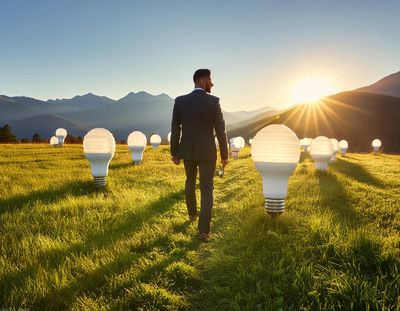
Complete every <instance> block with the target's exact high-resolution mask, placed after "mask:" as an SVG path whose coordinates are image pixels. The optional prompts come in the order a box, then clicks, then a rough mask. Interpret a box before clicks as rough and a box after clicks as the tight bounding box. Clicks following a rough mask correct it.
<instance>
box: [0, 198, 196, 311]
mask: <svg viewBox="0 0 400 311" xmlns="http://www.w3.org/2000/svg"><path fill="white" fill-rule="evenodd" d="M183 199H184V191H183V190H180V191H176V192H171V193H169V194H167V195H165V196H162V197H160V198H159V199H157V200H156V201H154V202H152V203H150V204H148V205H146V206H143V207H141V208H140V209H139V210H135V211H132V212H131V213H129V214H128V215H121V217H119V218H118V219H117V220H115V219H113V220H110V221H111V222H112V223H111V224H109V225H107V224H104V225H103V226H102V227H101V229H100V230H98V231H95V232H93V233H91V234H89V235H88V237H87V238H86V239H85V240H84V241H82V242H80V243H78V244H74V245H71V246H70V247H68V248H66V249H60V250H48V251H43V252H40V254H39V255H38V262H40V263H45V266H46V270H49V271H54V270H57V269H59V267H60V265H62V263H63V262H64V261H65V259H66V258H68V257H69V256H71V254H74V256H77V255H79V256H90V255H91V254H92V253H93V252H95V251H96V250H98V249H104V248H107V247H109V246H110V245H112V244H114V243H116V242H117V241H119V240H121V239H124V238H126V236H127V235H131V234H132V233H133V232H135V231H139V230H140V229H141V228H142V226H144V225H147V224H148V223H149V222H151V220H152V219H155V217H160V216H161V215H163V214H165V213H167V212H168V210H170V209H171V208H172V207H173V206H174V205H175V204H176V203H178V202H181V201H182V200H183ZM115 221H117V225H115ZM188 226H189V223H185V224H183V225H181V226H180V227H179V228H178V229H182V228H186V227H188ZM189 244H190V245H189V246H188V247H187V248H188V250H189V249H194V248H197V247H198V246H199V242H194V243H193V242H191V243H189ZM162 246H165V240H164V239H163V238H157V239H155V240H150V241H147V242H146V243H144V244H143V245H142V244H141V245H137V246H136V247H133V248H131V253H130V254H126V256H125V255H121V256H119V257H117V258H115V259H114V260H113V261H111V262H109V263H107V264H105V265H102V266H101V267H100V268H98V269H96V270H94V271H91V272H88V273H85V274H84V275H83V276H82V277H79V278H78V279H77V280H75V281H73V282H72V283H70V284H69V285H68V286H67V287H63V288H60V289H56V290H54V291H51V292H50V293H49V294H48V295H47V296H45V297H43V298H42V299H39V300H38V301H37V302H36V303H35V304H34V305H36V306H38V307H39V306H42V307H43V305H48V304H49V303H50V304H51V303H53V304H54V303H56V305H53V307H54V308H56V309H57V308H66V307H68V306H69V305H70V303H72V300H73V299H74V297H75V295H76V294H77V292H78V293H84V292H87V291H91V290H94V288H93V286H95V287H97V286H98V284H99V283H98V282H92V281H90V280H93V279H98V280H100V281H101V282H106V279H107V276H110V275H114V274H118V273H122V272H123V271H124V270H126V269H128V268H129V267H130V266H131V265H132V264H133V263H134V261H136V260H138V259H140V258H141V257H142V256H141V255H140V253H143V254H144V253H145V252H146V251H149V250H151V248H153V247H162ZM49 259H50V260H49ZM173 260H174V259H173V258H171V259H170V260H167V261H166V262H165V264H167V263H169V262H172V261H173ZM38 269H39V267H38V266H37V265H30V266H27V267H25V268H23V269H21V270H18V271H16V272H14V273H8V274H4V275H3V277H2V278H1V279H0V284H1V285H0V289H1V292H3V293H5V294H6V293H7V292H9V291H10V290H11V289H12V288H14V287H18V286H22V285H23V283H24V282H25V281H26V279H28V278H35V276H36V274H37V271H38ZM55 297H56V298H57V297H58V299H55ZM56 301H57V302H56Z"/></svg>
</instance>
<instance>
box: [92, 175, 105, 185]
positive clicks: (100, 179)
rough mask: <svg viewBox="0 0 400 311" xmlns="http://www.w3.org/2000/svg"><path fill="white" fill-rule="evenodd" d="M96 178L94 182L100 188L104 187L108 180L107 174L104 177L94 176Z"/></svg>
mask: <svg viewBox="0 0 400 311" xmlns="http://www.w3.org/2000/svg"><path fill="white" fill-rule="evenodd" d="M93 178H94V184H95V186H96V187H98V188H104V187H105V186H106V184H107V182H106V176H102V177H93Z"/></svg>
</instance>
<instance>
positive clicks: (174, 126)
mask: <svg viewBox="0 0 400 311" xmlns="http://www.w3.org/2000/svg"><path fill="white" fill-rule="evenodd" d="M180 136H181V118H180V115H179V112H178V108H177V101H176V99H175V104H174V110H173V112H172V123H171V156H172V161H173V162H174V163H175V161H174V158H175V159H176V160H179V159H178V146H179V141H180ZM175 164H177V163H175ZM178 164H179V162H178Z"/></svg>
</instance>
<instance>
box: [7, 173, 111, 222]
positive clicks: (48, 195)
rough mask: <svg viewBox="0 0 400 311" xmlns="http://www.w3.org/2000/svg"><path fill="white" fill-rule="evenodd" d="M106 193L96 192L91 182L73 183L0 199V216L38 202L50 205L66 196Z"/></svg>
mask: <svg viewBox="0 0 400 311" xmlns="http://www.w3.org/2000/svg"><path fill="white" fill-rule="evenodd" d="M99 191H106V189H105V190H98V189H97V188H96V187H95V186H94V184H93V181H91V180H90V181H74V182H69V183H65V184H63V185H62V186H61V187H58V188H51V189H46V190H39V191H33V192H28V193H24V194H19V195H16V196H13V197H11V198H5V199H0V215H1V214H2V213H4V212H14V211H17V210H21V209H23V208H24V207H25V206H26V205H29V203H32V202H34V203H35V204H36V203H38V202H40V203H43V204H50V203H54V202H57V201H60V200H62V199H63V198H65V197H66V196H68V195H73V196H75V197H79V196H84V195H88V194H90V193H93V192H99Z"/></svg>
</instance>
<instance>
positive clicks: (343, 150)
mask: <svg viewBox="0 0 400 311" xmlns="http://www.w3.org/2000/svg"><path fill="white" fill-rule="evenodd" d="M348 148H349V144H348V142H347V140H344V139H342V140H341V141H339V150H340V153H341V154H342V156H345V155H346V152H347V149H348Z"/></svg>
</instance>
